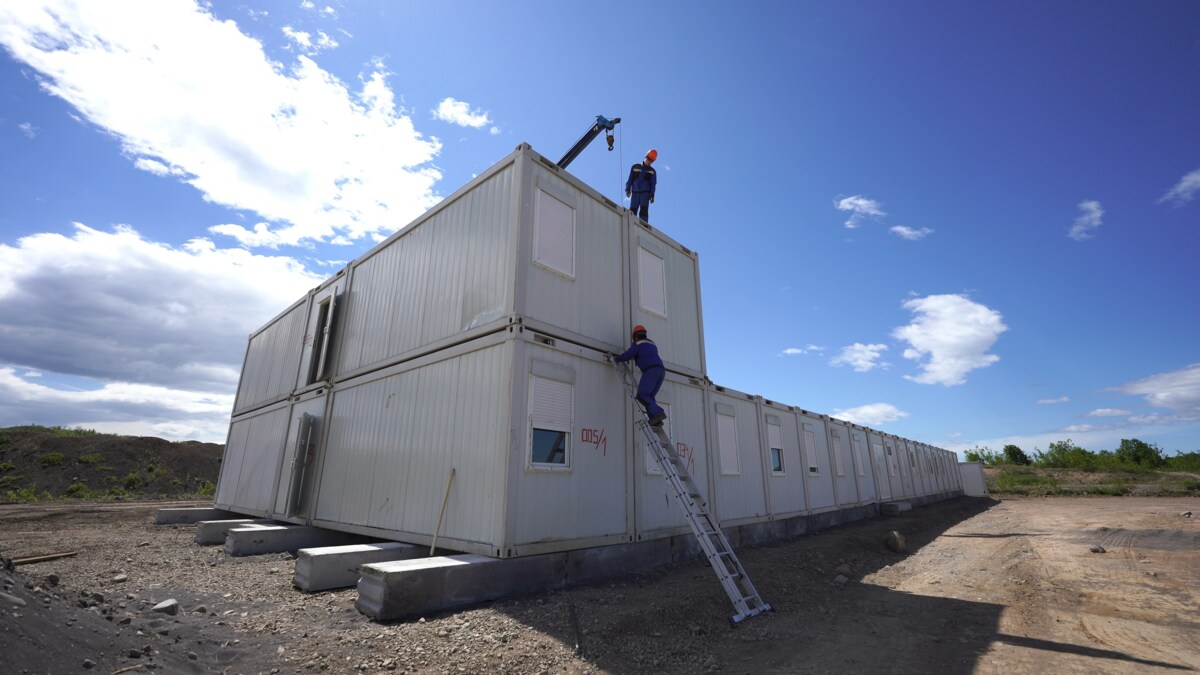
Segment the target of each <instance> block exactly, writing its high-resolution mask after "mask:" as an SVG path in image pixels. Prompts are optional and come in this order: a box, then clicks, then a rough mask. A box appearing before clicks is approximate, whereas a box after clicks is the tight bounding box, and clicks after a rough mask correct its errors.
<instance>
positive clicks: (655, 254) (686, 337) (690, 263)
mask: <svg viewBox="0 0 1200 675" xmlns="http://www.w3.org/2000/svg"><path fill="white" fill-rule="evenodd" d="M627 222H628V223H629V232H630V236H629V246H630V248H629V263H630V275H631V279H630V304H631V307H632V314H631V317H632V322H633V324H641V325H643V326H645V327H646V329H647V330H648V331H649V333H650V339H651V340H654V342H655V343H656V344H657V345H658V348H659V353H660V354H661V355H662V357H663V361H664V362H666V364H667V367H668V368H672V367H674V368H680V369H683V370H684V372H689V371H690V372H693V373H701V374H703V373H704V372H705V369H704V368H705V366H704V330H703V325H702V321H701V315H700V266H699V261H698V260H697V258H696V256H695V255H694V254H690V253H685V252H684V251H683V250H681V249H680V248H678V247H677V245H676V244H674V243H673V242H670V241H669V240H667V239H666V238H665V237H662V236H661V235H659V234H658V233H657V232H656V231H652V230H647V229H646V228H645V227H643V226H641V225H637V224H634V223H635V222H640V219H636V218H633V217H632V216H629V217H628V218H627ZM625 341H626V342H627V341H628V340H627V339H626V340H625Z"/></svg>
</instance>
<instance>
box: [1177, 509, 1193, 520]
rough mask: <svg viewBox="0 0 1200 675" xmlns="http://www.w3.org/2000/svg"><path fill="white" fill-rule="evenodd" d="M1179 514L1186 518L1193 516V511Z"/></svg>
mask: <svg viewBox="0 0 1200 675" xmlns="http://www.w3.org/2000/svg"><path fill="white" fill-rule="evenodd" d="M1179 515H1181V516H1183V517H1184V518H1191V517H1192V512H1191V511H1184V512H1183V513H1181V514H1179Z"/></svg>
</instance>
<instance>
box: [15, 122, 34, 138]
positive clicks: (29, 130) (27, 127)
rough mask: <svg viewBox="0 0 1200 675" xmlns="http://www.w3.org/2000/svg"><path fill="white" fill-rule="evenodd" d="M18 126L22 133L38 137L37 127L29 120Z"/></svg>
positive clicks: (30, 136)
mask: <svg viewBox="0 0 1200 675" xmlns="http://www.w3.org/2000/svg"><path fill="white" fill-rule="evenodd" d="M17 128H18V129H20V130H21V133H23V134H25V135H26V136H28V137H29V138H37V131H38V130H37V127H35V126H33V125H32V124H30V123H29V122H21V123H20V124H18V125H17Z"/></svg>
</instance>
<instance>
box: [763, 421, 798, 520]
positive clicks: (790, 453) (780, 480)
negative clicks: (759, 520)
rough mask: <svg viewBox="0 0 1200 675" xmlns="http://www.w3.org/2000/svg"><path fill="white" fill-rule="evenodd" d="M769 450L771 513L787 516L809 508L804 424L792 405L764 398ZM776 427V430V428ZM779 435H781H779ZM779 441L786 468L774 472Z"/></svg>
mask: <svg viewBox="0 0 1200 675" xmlns="http://www.w3.org/2000/svg"><path fill="white" fill-rule="evenodd" d="M761 414H762V421H763V426H764V428H765V431H764V432H763V433H764V434H765V435H764V439H765V440H766V443H765V446H766V451H767V467H766V470H767V493H768V494H769V495H770V500H771V501H770V506H771V515H772V516H774V517H775V518H786V517H787V516H788V515H791V514H797V513H803V512H804V511H806V510H807V509H808V503H807V495H806V493H805V484H806V483H807V482H808V479H807V478H805V473H806V472H807V469H806V468H805V466H804V458H803V456H802V454H801V452H800V427H799V425H798V424H797V421H796V417H797V414H796V412H795V411H794V410H793V409H792V408H791V406H783V405H780V404H777V403H773V402H769V401H763V403H762V406H761ZM772 427H774V429H773V428H772ZM776 434H778V437H776ZM773 441H778V442H779V443H781V445H780V446H779V448H780V450H782V465H783V471H780V472H777V471H774V466H773V465H772V464H771V462H772V457H771V448H772V447H774V446H773V444H772V442H773Z"/></svg>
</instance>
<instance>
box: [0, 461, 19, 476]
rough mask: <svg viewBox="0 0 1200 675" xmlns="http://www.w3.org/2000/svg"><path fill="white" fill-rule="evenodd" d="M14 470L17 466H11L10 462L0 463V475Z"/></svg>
mask: <svg viewBox="0 0 1200 675" xmlns="http://www.w3.org/2000/svg"><path fill="white" fill-rule="evenodd" d="M15 468H17V465H16V464H13V463H12V462H0V473H4V472H5V471H12V470H13V469H15Z"/></svg>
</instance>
